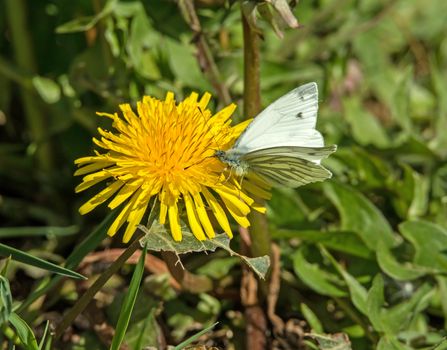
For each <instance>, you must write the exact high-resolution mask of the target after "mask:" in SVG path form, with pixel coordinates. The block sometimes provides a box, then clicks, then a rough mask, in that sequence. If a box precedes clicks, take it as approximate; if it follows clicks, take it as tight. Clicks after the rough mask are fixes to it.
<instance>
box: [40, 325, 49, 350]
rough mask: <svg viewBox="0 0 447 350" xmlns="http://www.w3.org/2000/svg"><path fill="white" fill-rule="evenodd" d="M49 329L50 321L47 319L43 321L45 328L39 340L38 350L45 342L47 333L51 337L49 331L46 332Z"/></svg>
mask: <svg viewBox="0 0 447 350" xmlns="http://www.w3.org/2000/svg"><path fill="white" fill-rule="evenodd" d="M49 329H50V321H47V323H45V329H44V331H43V336H42V339H41V340H40V344H39V350H42V349H43V347H44V345H45V343H47V335H48V336H49V337H51V333H48V330H49Z"/></svg>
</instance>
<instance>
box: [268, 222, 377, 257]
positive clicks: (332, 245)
mask: <svg viewBox="0 0 447 350" xmlns="http://www.w3.org/2000/svg"><path fill="white" fill-rule="evenodd" d="M271 236H272V238H273V239H290V238H297V239H299V240H302V241H305V242H312V243H320V244H322V245H323V246H325V247H326V248H329V249H333V250H336V251H339V252H343V253H347V254H351V255H353V256H358V257H360V258H365V259H368V258H372V257H373V253H372V251H371V250H370V249H369V248H368V247H367V246H366V245H365V243H364V242H363V241H362V240H361V239H360V237H359V235H358V234H356V233H355V232H349V231H328V232H327V231H311V230H306V231H304V230H303V231H301V230H284V229H279V230H278V229H276V230H275V229H272V232H271Z"/></svg>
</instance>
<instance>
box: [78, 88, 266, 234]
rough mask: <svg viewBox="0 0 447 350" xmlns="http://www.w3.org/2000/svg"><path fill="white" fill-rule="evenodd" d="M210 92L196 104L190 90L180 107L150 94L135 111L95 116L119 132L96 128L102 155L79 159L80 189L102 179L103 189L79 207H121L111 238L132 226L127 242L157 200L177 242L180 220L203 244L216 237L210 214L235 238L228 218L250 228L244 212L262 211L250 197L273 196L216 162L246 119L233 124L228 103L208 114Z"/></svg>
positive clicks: (124, 107) (125, 108)
mask: <svg viewBox="0 0 447 350" xmlns="http://www.w3.org/2000/svg"><path fill="white" fill-rule="evenodd" d="M210 98H211V95H210V94H208V93H206V94H204V95H203V97H202V98H201V99H200V100H198V94H196V93H192V94H191V95H190V96H189V97H188V98H186V99H185V100H184V101H182V102H180V103H178V104H176V102H175V100H174V94H173V93H168V94H167V96H166V99H165V100H164V101H161V100H158V99H156V98H152V97H149V96H145V97H144V98H143V100H142V101H139V102H138V103H137V112H136V113H135V112H134V111H133V110H132V108H131V107H130V105H129V104H122V105H120V109H121V112H122V117H120V116H119V115H118V114H117V113H115V114H108V113H98V114H99V115H101V116H105V117H108V118H110V119H112V121H113V124H112V127H113V128H114V129H115V130H114V132H111V131H106V130H103V129H101V128H98V132H99V134H100V135H101V138H98V139H97V138H93V141H94V143H95V144H96V145H97V146H98V147H100V148H102V149H103V150H104V151H105V153H102V152H98V151H96V152H95V155H94V156H90V157H83V158H79V159H77V160H76V161H75V163H76V164H77V165H78V167H79V169H78V170H77V171H76V172H75V175H84V177H83V179H82V183H81V184H80V185H78V186H77V187H76V192H81V191H84V190H86V189H88V188H90V187H91V186H93V185H96V184H98V183H99V182H103V181H106V182H107V185H106V187H105V188H104V189H103V190H102V191H100V192H99V193H98V194H96V195H95V196H94V197H93V198H91V199H90V200H89V201H87V202H86V203H85V204H84V205H82V206H81V208H80V209H79V212H80V213H81V214H86V213H88V212H90V211H91V210H93V209H94V208H95V207H97V206H98V205H100V204H102V203H104V202H106V201H108V200H109V199H110V201H109V203H108V207H109V208H110V209H111V210H114V209H116V208H118V207H119V210H120V212H119V214H118V216H117V218H116V219H115V221H114V222H113V223H112V225H111V226H110V227H109V229H108V232H107V233H108V234H109V235H110V236H113V235H115V234H116V232H118V230H119V229H120V227H121V226H123V225H124V224H125V223H127V227H126V230H125V232H124V237H123V241H124V242H128V241H129V240H130V239H131V237H132V235H133V234H134V232H135V230H136V229H137V226H138V224H139V223H140V222H141V221H142V220H143V218H144V216H145V214H147V212H148V210H149V208H148V207H149V203H150V201H151V199H152V198H154V197H155V198H156V199H157V200H158V201H159V203H160V216H159V221H160V223H161V224H165V223H166V222H167V221H169V228H170V231H171V233H172V236H173V238H174V239H175V240H176V241H180V240H181V239H182V233H181V229H180V218H181V217H185V218H186V219H187V220H186V221H187V222H188V223H189V227H190V229H191V231H192V233H193V234H194V235H195V237H196V238H197V239H199V240H205V239H206V238H207V237H208V238H213V237H214V235H215V230H214V227H213V225H212V220H211V217H212V216H214V218H215V219H216V221H217V223H218V224H219V225H220V227H221V228H222V230H223V231H224V232H226V234H227V235H228V236H230V237H232V232H231V228H230V224H229V220H228V215H227V214H228V213H229V214H230V215H231V216H232V217H233V218H234V220H235V221H236V222H237V223H238V224H239V225H241V226H243V227H248V226H249V225H250V223H249V221H248V219H247V215H248V213H249V212H250V211H251V210H252V209H255V210H257V211H260V212H264V211H265V209H264V208H263V207H261V206H259V205H258V204H257V203H256V202H255V200H254V199H253V198H252V197H261V198H268V197H269V196H270V193H269V191H268V188H267V186H266V185H265V184H263V183H262V182H260V181H257V180H256V178H250V179H244V180H243V181H241V179H237V178H235V177H234V174H232V173H231V171H228V169H227V168H226V166H225V165H224V164H223V163H221V162H220V161H219V160H218V159H217V158H216V157H215V153H216V151H217V150H227V149H229V148H230V147H231V146H232V145H233V143H234V142H235V140H236V139H237V138H238V136H239V135H240V134H241V132H242V131H243V130H244V129H245V128H246V127H247V125H248V123H249V121H246V122H243V123H241V124H238V125H236V126H234V127H231V126H230V124H231V119H230V117H231V115H232V113H233V112H234V110H235V108H236V106H235V105H234V104H231V105H229V106H227V107H225V108H224V109H222V110H221V111H219V112H217V113H216V114H215V115H214V116H213V115H212V113H211V111H210V110H209V109H207V105H208V102H209V100H210Z"/></svg>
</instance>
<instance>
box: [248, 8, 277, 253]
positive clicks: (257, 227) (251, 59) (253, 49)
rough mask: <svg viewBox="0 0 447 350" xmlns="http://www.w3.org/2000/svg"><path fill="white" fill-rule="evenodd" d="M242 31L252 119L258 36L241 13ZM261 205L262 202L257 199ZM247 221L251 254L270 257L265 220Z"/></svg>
mask: <svg viewBox="0 0 447 350" xmlns="http://www.w3.org/2000/svg"><path fill="white" fill-rule="evenodd" d="M242 26H243V31H244V115H245V118H253V117H254V116H256V115H257V114H258V113H259V112H260V111H261V91H260V90H261V89H260V75H259V70H260V54H259V35H258V34H257V33H256V32H254V31H253V29H252V28H251V27H250V25H249V23H248V21H247V19H246V18H245V16H244V14H243V13H242ZM257 202H259V203H260V204H263V202H264V201H263V200H261V199H260V198H257ZM248 219H249V220H250V223H251V228H250V233H251V238H252V240H251V241H252V246H251V252H252V255H253V256H261V255H269V256H270V255H271V239H270V234H269V231H268V223H267V218H266V216H265V215H264V214H261V213H259V212H257V211H252V212H251V213H250V214H249V217H248Z"/></svg>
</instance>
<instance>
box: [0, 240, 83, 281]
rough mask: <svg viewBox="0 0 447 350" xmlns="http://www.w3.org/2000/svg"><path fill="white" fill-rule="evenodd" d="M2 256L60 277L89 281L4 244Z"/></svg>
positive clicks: (0, 252) (0, 249) (2, 245)
mask: <svg viewBox="0 0 447 350" xmlns="http://www.w3.org/2000/svg"><path fill="white" fill-rule="evenodd" d="M0 255H3V256H11V257H12V259H13V260H16V261H20V262H22V263H24V264H27V265H31V266H35V267H38V268H40V269H43V270H47V271H50V272H53V273H56V274H58V275H62V276H67V277H72V278H76V279H87V278H86V277H84V276H82V275H81V274H79V273H77V272H74V271H71V270H69V269H66V268H64V267H62V266H59V265H56V264H53V263H51V262H49V261H46V260H43V259H41V258H38V257H36V256H33V255H30V254H27V253H25V252H22V251H21V250H19V249H16V248H13V247H10V246H7V245H5V244H2V243H0Z"/></svg>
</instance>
